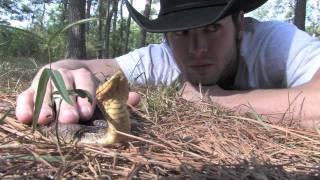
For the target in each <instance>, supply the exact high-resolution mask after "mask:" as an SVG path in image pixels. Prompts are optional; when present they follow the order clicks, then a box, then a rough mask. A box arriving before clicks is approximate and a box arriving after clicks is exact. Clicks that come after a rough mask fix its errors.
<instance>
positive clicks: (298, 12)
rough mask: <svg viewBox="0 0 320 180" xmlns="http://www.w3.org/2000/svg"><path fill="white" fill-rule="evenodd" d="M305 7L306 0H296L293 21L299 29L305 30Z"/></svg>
mask: <svg viewBox="0 0 320 180" xmlns="http://www.w3.org/2000/svg"><path fill="white" fill-rule="evenodd" d="M306 8H307V0H296V5H295V10H294V21H293V23H294V24H295V25H296V26H297V27H298V28H299V29H301V30H305V23H306Z"/></svg>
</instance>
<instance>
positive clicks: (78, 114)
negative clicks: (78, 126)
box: [16, 68, 98, 124]
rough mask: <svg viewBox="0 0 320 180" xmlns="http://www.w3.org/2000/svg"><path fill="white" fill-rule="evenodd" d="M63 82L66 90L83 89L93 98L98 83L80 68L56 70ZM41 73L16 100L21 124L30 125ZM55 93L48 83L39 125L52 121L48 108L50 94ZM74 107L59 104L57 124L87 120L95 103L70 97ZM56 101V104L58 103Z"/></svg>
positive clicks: (63, 102)
mask: <svg viewBox="0 0 320 180" xmlns="http://www.w3.org/2000/svg"><path fill="white" fill-rule="evenodd" d="M57 70H58V71H59V72H60V73H61V75H62V77H63V80H64V82H65V85H66V88H67V89H69V90H72V89H83V90H86V91H88V92H89V93H90V94H91V95H92V96H93V97H95V90H96V88H97V86H98V81H97V80H96V79H95V77H94V76H93V75H92V73H91V72H90V71H89V70H87V69H85V68H80V69H76V70H68V69H63V68H59V69H57ZM41 72H42V71H40V73H38V74H37V76H36V77H35V78H34V80H33V82H32V84H31V86H30V87H29V88H28V89H27V90H25V91H24V92H22V93H21V94H20V95H19V96H18V98H17V106H16V116H17V119H18V120H19V121H21V122H23V123H26V124H30V123H31V120H32V113H33V109H34V104H35V97H36V91H37V87H38V82H39V77H40V74H41ZM54 91H56V89H55V87H54V86H53V83H51V82H50V81H49V83H48V85H47V89H46V94H45V97H44V101H43V105H42V109H41V112H40V115H39V121H38V123H39V124H48V123H49V122H51V121H52V120H53V119H52V117H53V112H52V108H51V107H50V104H51V99H50V94H51V93H52V92H54ZM71 100H72V101H73V104H74V106H72V105H70V104H68V103H67V102H65V101H62V102H61V105H60V107H57V109H59V117H58V120H59V122H62V123H77V122H78V121H79V120H80V119H81V120H88V119H90V117H91V116H92V114H93V111H94V107H95V103H93V104H90V102H89V101H88V99H87V98H81V97H74V96H72V97H71ZM58 101H59V100H57V102H56V104H57V105H59V104H60V103H59V102H58Z"/></svg>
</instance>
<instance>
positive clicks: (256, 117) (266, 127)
mask: <svg viewBox="0 0 320 180" xmlns="http://www.w3.org/2000/svg"><path fill="white" fill-rule="evenodd" d="M249 106H250V109H251V111H252V112H251V114H252V115H253V116H254V117H255V119H256V120H257V121H259V122H260V124H261V125H262V126H263V127H264V128H265V129H266V130H267V131H270V128H269V127H268V126H266V125H265V122H263V120H262V118H261V115H260V114H258V113H257V111H256V110H255V109H254V108H253V107H252V105H251V104H250V103H249Z"/></svg>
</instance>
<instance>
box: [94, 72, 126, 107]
mask: <svg viewBox="0 0 320 180" xmlns="http://www.w3.org/2000/svg"><path fill="white" fill-rule="evenodd" d="M128 94H129V85H128V80H127V78H126V76H125V75H124V73H123V72H122V71H121V70H118V71H117V72H116V73H115V74H114V75H112V76H111V78H110V79H109V80H107V81H106V82H105V83H104V84H102V85H101V86H99V88H98V89H97V90H96V99H97V100H98V101H100V102H101V101H104V100H106V99H118V100H123V101H127V99H128Z"/></svg>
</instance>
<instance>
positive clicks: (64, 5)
mask: <svg viewBox="0 0 320 180" xmlns="http://www.w3.org/2000/svg"><path fill="white" fill-rule="evenodd" d="M68 2H69V1H68V0H63V1H62V3H63V12H62V14H61V22H63V23H64V22H65V20H66V14H67V12H68Z"/></svg>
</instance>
